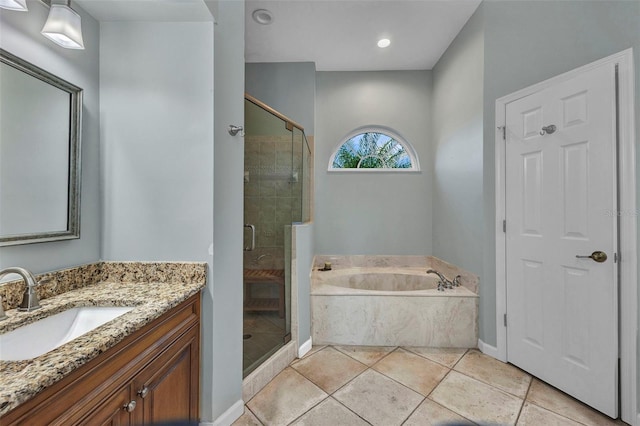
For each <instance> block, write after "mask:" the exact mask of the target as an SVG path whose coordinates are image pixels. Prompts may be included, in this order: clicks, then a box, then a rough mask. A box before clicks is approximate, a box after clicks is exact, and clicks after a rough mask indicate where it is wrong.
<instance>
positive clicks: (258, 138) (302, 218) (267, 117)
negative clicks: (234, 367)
mask: <svg viewBox="0 0 640 426" xmlns="http://www.w3.org/2000/svg"><path fill="white" fill-rule="evenodd" d="M244 128H245V151H244V223H245V225H244V270H243V286H244V322H243V377H246V376H247V375H248V374H249V373H251V371H253V370H254V369H255V368H257V367H258V366H259V365H260V364H261V363H262V362H264V361H265V360H266V359H268V358H269V357H270V356H271V355H272V354H274V353H275V352H276V351H277V350H278V349H280V348H281V347H282V346H283V345H285V344H286V343H287V342H288V341H290V340H291V254H292V253H291V224H292V223H295V222H308V221H309V220H310V216H311V209H310V206H311V197H310V195H311V194H310V192H311V176H310V170H311V152H312V151H311V149H310V147H309V143H308V141H307V138H306V136H305V133H304V128H303V127H302V126H300V125H299V124H297V123H296V122H294V121H293V120H291V119H289V118H287V117H286V116H284V115H283V114H281V113H279V112H277V111H276V110H274V109H273V108H271V107H269V106H268V105H266V104H264V103H262V102H260V101H259V100H257V99H255V98H253V97H251V96H249V95H245V126H244Z"/></svg>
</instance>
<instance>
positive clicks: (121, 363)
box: [0, 263, 206, 425]
mask: <svg viewBox="0 0 640 426" xmlns="http://www.w3.org/2000/svg"><path fill="white" fill-rule="evenodd" d="M118 265H123V264H118ZM124 265H125V266H124V270H127V268H128V270H127V271H123V268H121V267H118V266H114V265H113V264H111V265H106V266H105V264H104V263H102V266H101V267H99V270H98V272H96V273H95V276H96V281H97V282H96V283H95V284H91V285H87V286H85V287H82V288H78V289H75V290H72V291H68V292H65V293H62V294H59V295H55V296H53V297H50V298H47V299H43V300H42V301H41V303H42V306H43V307H42V309H40V310H37V311H33V312H29V313H22V312H16V311H15V309H14V310H11V309H10V310H8V311H7V314H8V315H9V319H8V320H5V321H3V322H0V334H1V333H3V332H7V331H9V330H11V329H14V328H16V327H20V326H21V325H23V323H24V322H25V321H26V322H29V321H30V319H29V318H26V317H29V316H33V317H34V318H35V319H34V318H31V322H33V321H34V320H35V321H37V318H46V317H47V316H49V315H53V314H54V313H56V312H61V311H64V310H65V309H68V308H69V307H70V306H89V305H92V306H107V305H110V306H115V305H117V306H133V307H134V308H133V309H132V310H131V311H130V312H127V313H125V314H123V315H121V316H119V317H118V318H116V319H114V320H112V321H110V322H108V323H106V324H104V325H102V326H100V327H98V328H96V329H95V330H93V331H90V332H88V333H86V334H84V335H82V336H80V337H78V338H76V339H74V340H72V341H70V342H68V343H66V344H64V345H62V346H60V347H58V348H56V349H54V350H52V351H50V352H48V353H46V354H44V355H41V356H38V357H36V358H33V359H28V360H22V361H0V415H1V417H0V423H1V424H2V425H13V424H34V423H37V424H64V425H70V424H112V425H127V424H136V425H144V424H157V423H162V422H171V421H173V422H180V423H181V424H191V423H193V424H197V422H198V419H199V374H200V369H199V357H200V290H201V289H202V288H203V287H204V283H205V277H206V265H203V264H186V265H187V266H186V267H185V266H184V265H185V264H179V265H181V266H178V267H176V264H174V265H172V266H171V267H167V266H166V265H167V264H140V263H138V264H136V265H138V266H139V265H142V269H143V270H144V271H140V270H139V268H138V266H136V267H131V266H132V265H133V263H132V264H128V265H127V264H124ZM91 266H92V265H91ZM91 266H88V267H87V268H91ZM192 267H195V269H196V270H191V269H192ZM81 268H83V267H81ZM94 272H95V271H94ZM92 274H93V272H92V273H90V274H89V275H92ZM79 275H84V276H86V271H85V273H80V274H79ZM60 281H63V280H62V279H61V280H60ZM72 281H73V279H72ZM58 285H59V286H61V287H64V286H65V284H64V283H61V282H60V283H58ZM41 291H42V292H45V291H46V289H41ZM5 293H8V291H7V290H5ZM10 298H11V296H10V295H9V299H10ZM25 318H26V319H25ZM3 323H4V324H3ZM25 344H28V342H25Z"/></svg>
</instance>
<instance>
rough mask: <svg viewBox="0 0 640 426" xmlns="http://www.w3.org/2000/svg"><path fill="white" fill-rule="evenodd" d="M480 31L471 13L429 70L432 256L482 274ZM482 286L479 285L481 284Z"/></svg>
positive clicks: (476, 16)
mask: <svg viewBox="0 0 640 426" xmlns="http://www.w3.org/2000/svg"><path fill="white" fill-rule="evenodd" d="M483 68H484V26H483V21H482V13H481V11H478V12H476V13H475V14H474V15H473V16H472V17H471V18H470V20H469V21H468V22H467V24H466V25H465V27H464V28H463V29H462V31H461V32H460V33H459V34H458V36H457V37H456V38H455V40H454V41H453V42H452V43H451V45H450V46H449V48H448V49H447V51H446V52H445V53H444V55H443V56H442V57H441V58H440V60H439V61H438V63H437V65H436V66H435V68H434V69H433V114H432V132H433V133H432V134H433V156H432V158H431V159H430V160H431V163H432V164H433V174H434V178H433V255H434V256H436V257H439V258H441V259H444V260H446V261H447V262H451V263H453V264H455V265H458V266H460V267H461V268H464V269H466V270H468V271H470V272H473V273H474V274H477V275H480V274H481V273H482V257H481V256H479V253H482V238H483V232H482V227H483V225H484V222H483V220H482V146H483V143H482V142H483V141H482V120H483V116H482V105H483V97H482V96H483V87H482V83H483V75H484V69H483ZM481 284H482V283H481Z"/></svg>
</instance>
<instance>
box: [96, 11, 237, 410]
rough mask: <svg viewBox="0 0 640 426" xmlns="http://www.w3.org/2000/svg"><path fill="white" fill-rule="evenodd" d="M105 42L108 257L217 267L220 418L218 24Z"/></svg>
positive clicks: (133, 25)
mask: <svg viewBox="0 0 640 426" xmlns="http://www.w3.org/2000/svg"><path fill="white" fill-rule="evenodd" d="M100 36H101V55H100V63H101V79H100V90H101V93H102V98H101V142H102V143H101V147H102V150H101V175H102V194H103V207H104V208H103V217H104V220H103V237H102V256H103V258H104V259H105V260H174V261H175V260H185V261H206V262H209V266H210V267H209V279H208V286H207V288H206V290H205V292H204V293H203V309H202V310H203V318H202V354H203V356H202V388H203V392H202V403H201V407H202V412H203V413H207V414H208V415H209V416H210V413H211V406H212V403H213V402H212V397H211V387H212V383H213V379H212V377H211V376H212V373H211V370H212V354H211V351H212V348H213V339H214V335H213V330H212V325H211V317H212V313H211V310H212V306H211V305H212V302H211V299H212V295H211V292H212V273H211V271H212V268H211V266H212V260H213V259H212V257H211V256H210V255H209V252H208V249H209V246H210V244H212V242H213V83H214V82H213V23H212V22H199V23H144V22H103V23H102V24H101V33H100ZM185 45H188V46H189V48H188V49H185V48H184V46H185ZM141 53H143V54H141ZM185 69H188V70H189V78H184V75H185V74H184V70H185ZM96 168H97V167H96ZM239 306H240V305H238V307H237V309H238V311H240V307H239ZM239 333H240V332H238V335H239ZM219 385H220V386H226V383H225V382H224V381H220V382H219ZM207 397H208V398H207ZM205 418H206V417H205ZM208 418H211V417H208Z"/></svg>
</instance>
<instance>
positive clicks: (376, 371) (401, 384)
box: [369, 366, 449, 398]
mask: <svg viewBox="0 0 640 426" xmlns="http://www.w3.org/2000/svg"><path fill="white" fill-rule="evenodd" d="M369 369H370V370H372V371H374V372H375V373H378V374H381V375H382V376H384V377H386V378H387V379H389V380H391V381H393V382H396V383H397V384H399V385H400V386H402V387H405V388H407V389H409V390H410V391H412V392H415V393H417V394H418V395H420V396H421V397H423V398H426V396H424V395H423V394H422V393H420V392H418V391H417V390H415V389H412V388H410V387H409V386H407V385H405V384H404V383H402V382H400V381H398V380H396V379H394V378H393V377H389V376H387V375H386V374H384V373H382V372H380V371H378V370H376V369H375V368H373V366H371V367H370V368H369ZM447 374H449V373H448V372H447ZM446 376H447V375H446V374H445V377H446ZM443 380H444V377H443ZM439 384H440V382H438V385H439ZM438 385H436V386H434V388H433V389H435V388H436V387H437V386H438ZM433 389H431V391H430V392H429V393H431V392H433Z"/></svg>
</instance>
